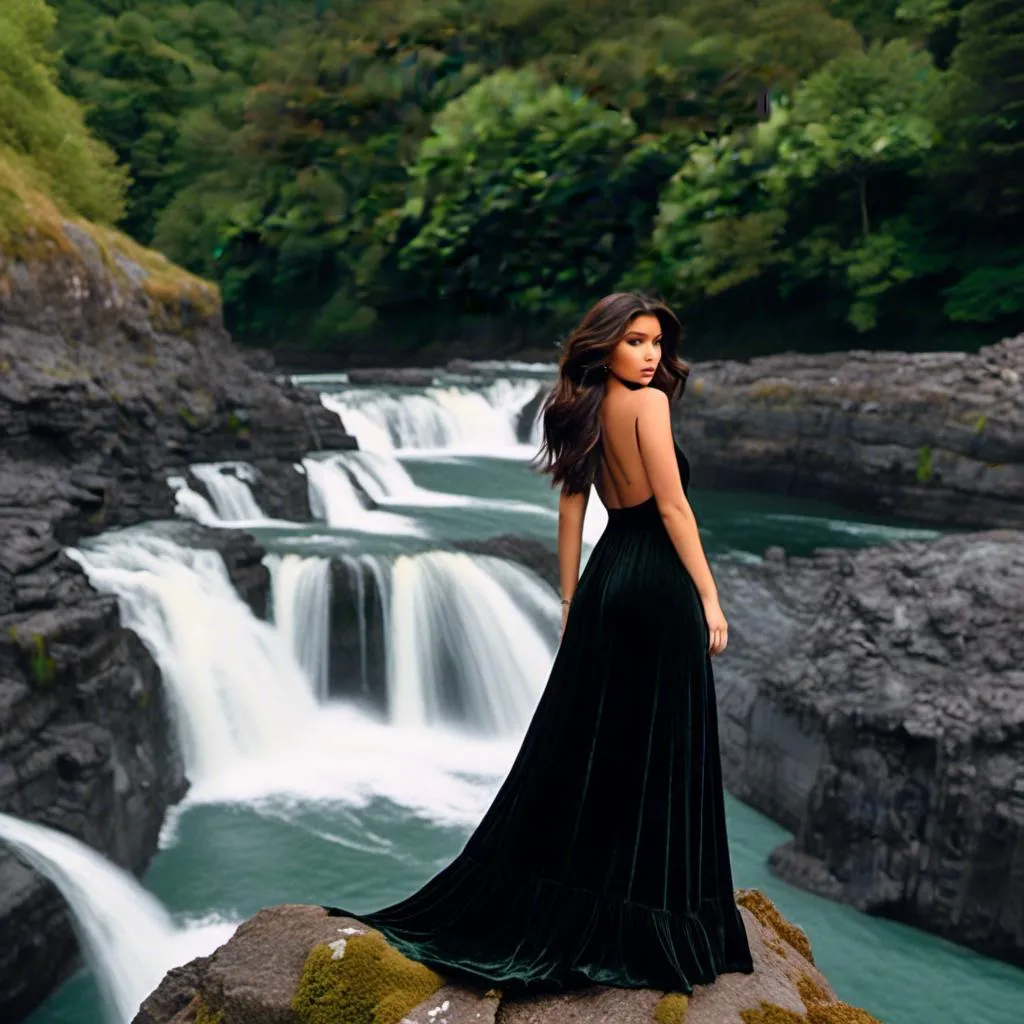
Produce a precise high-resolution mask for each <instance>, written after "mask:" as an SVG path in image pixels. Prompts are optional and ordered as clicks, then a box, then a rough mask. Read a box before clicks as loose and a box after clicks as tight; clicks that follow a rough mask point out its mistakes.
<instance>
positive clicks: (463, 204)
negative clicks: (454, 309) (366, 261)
mask: <svg viewBox="0 0 1024 1024" xmlns="http://www.w3.org/2000/svg"><path fill="white" fill-rule="evenodd" d="M635 135H636V126H635V125H634V123H633V121H632V119H631V118H630V117H629V116H628V115H626V114H622V113H616V112H614V111H609V110H605V109H603V108H602V107H600V106H599V105H598V104H596V103H595V102H594V101H592V100H590V99H587V98H586V97H584V96H582V95H581V94H580V93H579V92H577V91H573V90H570V89H567V88H565V87H563V86H560V85H555V84H551V83H549V82H546V81H545V80H544V79H543V78H542V77H541V76H540V75H539V74H538V73H537V72H536V71H534V70H533V69H522V70H519V71H512V70H502V71H499V72H497V73H495V74H494V75H491V76H489V77H488V78H485V79H484V80H482V81H481V82H479V83H478V84H477V85H475V86H473V88H471V89H470V90H468V91H467V92H466V93H465V94H464V95H463V96H461V97H459V98H458V99H456V100H453V101H452V102H451V103H449V104H448V105H447V106H446V107H445V108H444V110H442V111H441V113H440V114H438V116H437V117H436V118H435V120H434V126H433V131H432V133H431V135H430V137H429V138H428V139H427V140H426V141H424V143H423V145H422V146H421V148H420V150H419V154H418V156H417V159H416V162H415V163H414V164H413V166H412V168H411V172H410V173H411V177H412V185H411V189H410V194H409V197H408V199H407V201H406V204H405V207H404V210H403V214H404V216H405V217H406V218H408V219H410V220H412V221H413V222H414V223H415V234H414V235H413V237H412V238H411V239H410V240H409V241H408V242H407V243H406V244H405V245H404V246H403V248H402V249H401V252H400V254H399V260H400V265H401V267H402V269H403V271H404V272H405V273H406V274H407V275H408V276H409V278H410V280H411V281H412V282H414V285H415V287H416V288H417V289H418V291H419V292H421V293H425V294H432V295H441V296H456V295H457V296H459V298H460V301H461V302H462V303H463V305H464V307H466V308H471V309H475V310H477V311H485V312H493V311H501V310H503V309H513V310H521V311H528V312H531V313H544V314H547V315H551V316H555V317H557V316H559V315H561V314H564V313H568V312H569V311H570V310H572V311H575V310H576V309H577V308H578V304H579V302H580V299H581V297H582V296H585V295H591V294H593V293H594V292H595V291H599V290H600V289H601V288H602V287H604V286H605V285H607V284H609V283H610V282H611V281H612V280H614V279H615V278H616V277H617V276H618V275H619V274H620V273H621V272H622V270H623V269H624V267H625V266H626V265H627V264H628V262H629V261H630V259H631V258H632V256H633V254H634V250H635V244H636V232H637V230H638V225H643V224H644V223H645V219H646V217H647V216H649V214H650V212H651V209H652V208H653V201H654V190H652V189H650V188H647V189H646V190H645V189H644V187H643V182H644V180H645V178H647V176H648V175H649V173H650V162H651V161H652V160H654V161H655V162H656V160H657V155H656V154H655V153H652V152H651V151H650V150H646V149H643V148H639V149H637V148H636V147H634V145H633V143H634V137H635ZM647 180H649V179H647ZM645 205H647V207H648V209H646V210H645V208H644V207H645Z"/></svg>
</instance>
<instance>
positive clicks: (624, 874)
mask: <svg viewBox="0 0 1024 1024" xmlns="http://www.w3.org/2000/svg"><path fill="white" fill-rule="evenodd" d="M675 449H676V458H677V461H678V464H679V470H680V475H681V478H682V483H683V488H684V491H685V490H687V489H688V486H689V479H690V466H689V463H688V461H687V459H686V456H685V455H684V453H683V451H682V449H681V448H680V447H679V445H678V444H676V446H675ZM708 643H709V632H708V627H707V622H706V619H705V616H704V610H703V605H702V602H701V600H700V596H699V594H698V592H697V589H696V587H695V586H694V583H693V580H692V579H691V577H690V575H689V573H688V572H687V571H686V569H685V568H684V567H683V565H682V563H681V562H680V560H679V556H678V554H677V553H676V550H675V548H674V546H673V544H672V541H671V539H670V538H669V535H668V532H667V530H666V528H665V525H664V523H663V521H662V518H661V515H660V513H659V511H658V506H657V504H656V502H655V499H654V497H653V495H652V496H651V497H650V498H648V499H647V500H646V501H643V502H641V503H639V504H636V505H632V506H627V507H623V508H609V510H608V524H607V526H606V528H605V530H604V532H603V533H602V535H601V537H600V539H599V540H598V542H597V544H596V545H595V546H594V549H593V551H592V552H591V555H590V558H589V560H588V561H587V563H586V565H585V567H584V570H583V572H582V574H581V576H580V579H579V582H578V584H577V587H576V590H575V593H574V595H573V598H572V604H571V605H570V610H569V614H568V618H567V620H566V624H565V631H564V634H563V636H562V640H561V644H560V646H559V648H558V651H557V654H556V656H555V659H554V662H553V664H552V667H551V672H550V675H549V678H548V680H547V684H546V686H545V688H544V691H543V693H542V695H541V698H540V701H539V703H538V705H537V708H536V710H535V712H534V715H533V718H532V720H531V722H530V725H529V727H528V728H527V731H526V734H525V737H524V739H523V742H522V746H521V747H520V749H519V752H518V754H517V756H516V759H515V761H514V763H513V765H512V768H511V770H510V771H509V773H508V775H507V777H506V778H505V780H504V783H503V784H502V786H501V788H500V789H499V791H498V793H497V795H496V796H495V798H494V801H493V802H492V804H491V806H490V808H489V809H488V810H487V812H486V814H485V815H484V817H483V820H482V821H481V822H480V824H479V826H478V827H477V829H476V830H475V831H474V832H473V834H472V835H471V836H470V837H469V839H468V841H467V842H466V844H465V847H464V848H463V850H462V852H461V853H460V854H459V855H458V856H457V857H456V858H455V859H454V860H453V861H452V862H451V863H450V864H448V865H447V866H446V867H445V868H443V869H442V870H441V871H440V872H438V873H437V874H436V875H435V876H434V877H433V878H431V879H430V880H429V881H428V882H427V883H426V884H425V885H423V886H422V888H420V889H419V890H418V891H417V892H415V893H413V894H412V895H411V896H409V897H408V898H406V899H403V900H402V901H401V902H399V903H396V904H393V905H392V906H389V907H385V908H383V909H381V910H377V911H375V912H373V913H369V914H354V913H351V912H349V911H345V910H343V909H340V908H329V909H330V910H331V911H332V912H333V913H337V914H344V915H346V916H350V917H356V918H358V919H359V920H361V921H363V922H365V923H366V924H368V925H370V926H371V927H373V928H376V929H378V930H379V931H380V932H382V933H383V934H384V936H385V937H386V938H387V939H388V941H389V942H390V943H391V944H392V945H393V946H394V947H395V948H396V949H398V950H399V951H400V952H402V953H404V954H405V955H406V956H409V957H411V958H412V959H414V960H417V961H419V962H421V963H424V964H426V965H427V966H429V967H431V968H433V969H434V970H436V971H437V972H438V973H440V974H442V975H446V976H449V977H451V978H453V979H462V980H466V981H470V982H477V983H482V984H486V985H488V986H495V987H499V988H501V989H503V990H504V991H506V992H510V991H525V990H530V991H533V990H538V991H540V990H552V989H564V988H577V987H580V986H583V985H587V984H593V983H599V984H605V985H618V986H625V987H631V988H654V989H661V990H671V991H676V992H684V993H689V992H690V991H691V989H692V986H693V985H695V984H698V983H700V984H706V983H709V982H711V981H713V980H714V978H715V977H716V976H717V975H719V974H722V973H724V972H730V971H738V972H743V973H750V972H751V971H752V970H753V968H752V964H751V955H750V949H749V946H748V944H747V936H746V932H745V931H744V926H743V921H742V918H741V917H740V914H739V911H738V909H737V906H736V903H735V900H734V894H733V880H732V873H731V869H730V861H729V851H728V844H727V838H726V823H725V811H724V806H723V788H722V776H721V766H720V760H719V744H718V727H717V719H716V706H715V692H714V680H713V676H712V668H711V656H710V655H709V653H708Z"/></svg>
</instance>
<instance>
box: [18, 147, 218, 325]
mask: <svg viewBox="0 0 1024 1024" xmlns="http://www.w3.org/2000/svg"><path fill="white" fill-rule="evenodd" d="M91 245H94V246H95V250H96V252H97V253H98V255H99V257H100V259H101V260H102V269H103V272H105V273H106V274H107V275H108V277H109V279H110V281H111V283H112V284H113V285H114V286H116V287H117V288H119V289H120V290H122V291H124V292H130V291H134V290H136V289H138V290H141V292H142V293H143V294H144V295H145V296H146V299H147V300H148V304H149V308H150V312H151V314H152V315H153V317H154V319H155V320H156V321H157V323H156V326H157V327H158V328H162V329H167V330H177V331H181V330H182V329H184V328H185V327H186V326H187V324H189V323H191V322H195V321H196V320H199V319H207V318H210V317H214V316H219V314H220V309H221V300H220V292H219V290H218V289H217V287H216V286H215V285H213V284H211V283H210V282H209V281H204V280H203V279H202V278H200V277H196V276H195V275H194V274H190V273H189V272H188V271H187V270H183V269H182V268H181V267H179V266H177V265H176V264H174V263H172V262H171V261H170V260H169V259H167V257H166V256H164V255H163V254H161V253H159V252H156V251H155V250H153V249H147V248H146V247H145V246H142V245H139V243H138V242H135V241H133V240H132V239H131V238H129V237H128V236H127V235H124V234H122V233H121V232H120V231H116V230H114V229H113V228H108V227H103V226H102V225H99V224H94V223H92V222H91V221H88V220H84V219H82V218H81V217H79V216H78V215H77V214H75V213H74V212H73V211H71V210H69V209H66V208H64V207H63V206H62V205H61V204H59V203H58V202H56V201H55V200H54V199H53V197H52V196H50V195H49V194H48V193H47V192H45V191H44V190H43V189H41V188H40V187H39V186H38V185H37V184H34V183H33V177H32V175H31V173H30V172H29V169H28V168H26V167H25V166H24V161H23V160H21V159H20V158H19V157H18V156H17V155H16V154H14V153H12V152H11V151H10V150H7V149H0V294H2V292H3V290H4V289H5V288H6V289H8V290H9V289H10V287H11V285H10V282H9V281H8V279H7V278H6V270H5V267H4V264H10V263H22V264H26V265H32V264H45V263H49V262H51V261H53V260H55V259H59V258H64V259H65V260H67V259H70V260H72V261H74V262H76V263H78V264H80V265H81V266H82V267H83V268H85V267H86V266H87V265H88V263H89V257H88V255H87V254H86V253H84V252H83V247H84V248H89V247H90V246H91Z"/></svg>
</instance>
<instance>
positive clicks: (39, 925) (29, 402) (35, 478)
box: [0, 177, 354, 1020]
mask: <svg viewBox="0 0 1024 1024" xmlns="http://www.w3.org/2000/svg"><path fill="white" fill-rule="evenodd" d="M5 182H6V183H7V185H8V186H9V188H7V190H6V191H5V203H6V204H7V205H6V206H5V210H4V212H5V228H6V227H8V226H9V225H10V224H11V223H16V224H17V225H18V227H17V230H15V231H7V230H5V231H4V232H0V810H3V811H6V812H9V813H12V814H15V815H18V816H20V817H23V818H28V819H30V820H34V821H39V822H41V823H43V824H47V825H51V826H55V827H57V828H59V829H62V830H64V831H66V832H70V833H71V834H73V835H75V836H77V837H78V838H80V839H83V840H85V841H86V842H88V843H89V844H90V845H92V846H94V847H95V848H96V849H98V850H100V851H102V852H103V853H104V854H106V855H107V856H108V857H109V858H111V859H112V860H113V861H115V862H116V863H118V864H121V865H123V866H125V867H128V868H131V869H132V870H134V871H137V872H138V871H141V870H142V869H143V868H144V867H145V865H146V863H147V862H148V861H149V859H150V857H151V856H152V854H153V853H154V851H155V849H156V840H157V834H158V830H159V827H160V823H161V821H162V819H163V816H164V811H165V810H166V808H167V806H168V805H169V804H170V803H173V802H174V801H175V800H177V799H179V798H180V796H181V794H182V792H183V789H184V785H185V781H184V779H183V776H182V768H181V762H180V759H179V757H178V753H177V751H176V750H175V748H174V743H173V741H172V739H171V735H170V732H169V721H168V718H167V716H166V714H165V713H164V707H163V697H162V692H161V688H160V682H159V674H158V673H157V670H156V667H155V666H154V664H153V663H152V661H151V659H150V658H149V655H148V654H147V653H146V651H145V650H144V649H143V648H142V645H141V644H140V643H139V641H138V640H137V639H136V638H135V637H134V635H132V634H130V633H128V632H127V631H125V630H123V629H122V628H121V627H120V624H119V620H118V614H117V609H116V604H115V603H114V601H113V600H112V599H111V598H108V597H101V596H99V595H97V594H95V593H94V592H93V591H92V589H91V588H90V587H89V585H88V583H87V581H86V580H85V578H84V577H83V576H82V574H81V571H80V569H79V568H78V566H77V565H76V564H75V563H73V562H72V561H71V560H70V559H68V558H67V557H66V556H65V555H64V554H63V552H62V545H66V544H73V543H75V542H77V541H78V540H79V539H80V538H81V537H83V536H85V535H88V534H92V533H97V532H100V531H102V530H105V529H108V528H110V527H113V526H121V525H128V524H134V523H138V522H142V521H145V520H148V519H155V518H162V517H168V516H171V515H173V493H172V491H171V489H170V488H169V487H168V486H167V483H166V478H167V476H168V475H170V474H181V473H184V472H187V469H188V466H189V464H190V463H195V462H208V461H218V460H222V459H226V458H237V459H244V460H246V461H248V462H250V463H252V464H253V465H254V466H255V467H256V468H257V469H258V470H259V472H260V474H261V488H260V495H261V500H262V501H263V502H264V506H265V508H266V509H267V511H268V512H269V513H271V514H273V515H278V516H288V517H291V518H307V517H308V507H307V504H306V493H305V478H304V477H303V476H301V475H300V474H299V473H297V472H296V471H295V469H294V468H293V467H294V464H295V463H296V462H298V461H299V460H300V459H301V458H302V456H303V455H304V454H305V453H306V452H307V451H309V450H313V449H317V448H322V447H323V448H328V447H329V448H344V447H352V446H353V445H354V441H353V440H352V439H351V438H349V437H347V436H346V435H345V434H344V433H343V432H342V429H341V426H340V423H339V422H338V419H337V417H335V416H333V415H332V414H330V413H328V412H327V411H326V410H324V409H323V408H322V407H321V406H320V404H319V402H318V401H317V399H316V396H315V395H313V394H311V393H309V392H306V391H302V390H299V389H296V388H293V387H290V386H288V385H287V383H284V382H282V381H281V380H278V379H276V378H275V377H274V376H273V375H272V374H271V373H270V372H268V371H269V369H270V367H268V365H267V363H266V360H265V358H263V357H255V356H253V355H250V354H244V353H242V352H240V351H238V350H237V349H235V348H234V347H232V345H231V343H230V340H229V339H228V337H227V335H226V333H225V331H224V329H223V326H222V324H221V319H220V306H219V300H218V296H217V294H216V292H215V291H214V290H213V289H212V288H211V287H210V286H209V285H207V284H206V283H205V282H203V281H200V280H198V279H196V278H193V277H191V276H190V275H188V274H186V273H184V272H183V271H181V270H179V269H178V268H176V267H174V266H173V265H171V264H170V263H168V262H167V261H166V260H164V259H162V258H161V257H160V256H159V255H157V254H156V253H153V252H149V251H147V250H145V249H141V248H140V247H138V246H136V245H134V244H133V243H132V242H130V241H129V240H128V239H126V238H124V237H123V236H120V235H118V234H117V233H116V232H113V231H109V230H106V229H102V228H99V227H96V226H95V225H91V224H88V223H86V222H84V221H80V220H76V219H73V218H68V217H66V216H64V215H63V214H62V213H61V212H60V211H59V210H58V209H57V208H56V207H55V206H54V204H53V203H52V202H51V201H50V200H49V198H48V197H47V196H45V195H43V194H41V193H39V192H37V191H35V190H34V189H32V188H31V187H30V186H28V185H25V184H24V183H23V182H21V180H20V179H18V178H17V177H10V178H5ZM216 538H217V539H216V543H217V545H218V546H219V547H222V548H224V546H225V545H226V546H227V547H226V549H225V550H226V553H227V561H228V564H229V567H232V568H233V569H234V572H235V578H236V581H237V582H238V583H239V585H240V586H241V587H242V589H243V590H245V591H246V592H247V596H248V597H249V599H250V600H251V601H254V602H257V601H259V595H258V593H255V592H254V589H253V588H254V587H255V588H256V590H258V588H259V585H260V584H259V579H258V574H259V573H260V572H262V567H259V566H258V565H256V564H254V563H253V559H254V558H257V557H258V556H257V554H256V552H257V551H258V549H256V548H255V547H253V548H251V549H249V548H246V547H245V544H243V543H242V541H240V540H238V538H235V540H234V541H232V540H231V537H230V535H228V534H220V533H218V534H217V535H216ZM192 542H193V543H194V544H195V545H196V546H202V545H203V543H204V542H202V541H201V540H200V539H198V537H196V538H193V541H192ZM206 543H211V541H207V542H206ZM239 545H241V546H240V547H239ZM73 947H74V942H73V938H72V935H71V931H70V927H69V924H68V920H67V917H66V915H65V911H64V908H63V907H62V905H61V902H60V900H59V898H58V897H57V896H56V893H55V892H54V890H53V889H52V888H51V887H50V886H49V885H48V884H45V883H43V882H42V881H41V880H40V879H39V878H38V876H36V875H34V874H32V873H30V872H29V871H28V870H27V869H25V868H23V867H21V866H20V865H19V864H17V863H16V862H14V861H13V860H12V859H11V858H10V857H9V856H7V855H6V854H5V853H2V852H0V1019H3V1020H18V1019H20V1017H21V1016H22V1015H24V1014H25V1013H27V1012H28V1011H29V1009H30V1008H31V1007H32V1006H33V1005H34V1004H35V1003H37V1002H38V1001H39V999H40V998H42V997H43V996H44V995H45V994H46V992H47V991H48V990H49V989H50V988H51V987H52V986H53V985H54V984H55V983H56V981H57V980H59V978H60V977H61V976H62V975H63V974H65V973H66V972H67V970H68V968H69V965H70V957H69V954H70V953H71V951H72V950H73Z"/></svg>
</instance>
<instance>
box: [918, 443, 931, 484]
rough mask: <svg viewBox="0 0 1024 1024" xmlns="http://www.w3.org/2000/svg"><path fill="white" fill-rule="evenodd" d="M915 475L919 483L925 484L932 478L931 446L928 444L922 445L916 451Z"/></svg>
mask: <svg viewBox="0 0 1024 1024" xmlns="http://www.w3.org/2000/svg"><path fill="white" fill-rule="evenodd" d="M915 476H916V477H917V482H918V483H919V484H926V483H928V481H929V480H931V478H932V446H931V445H930V444H925V445H922V446H921V447H920V448H919V449H918V451H917V470H916V472H915Z"/></svg>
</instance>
